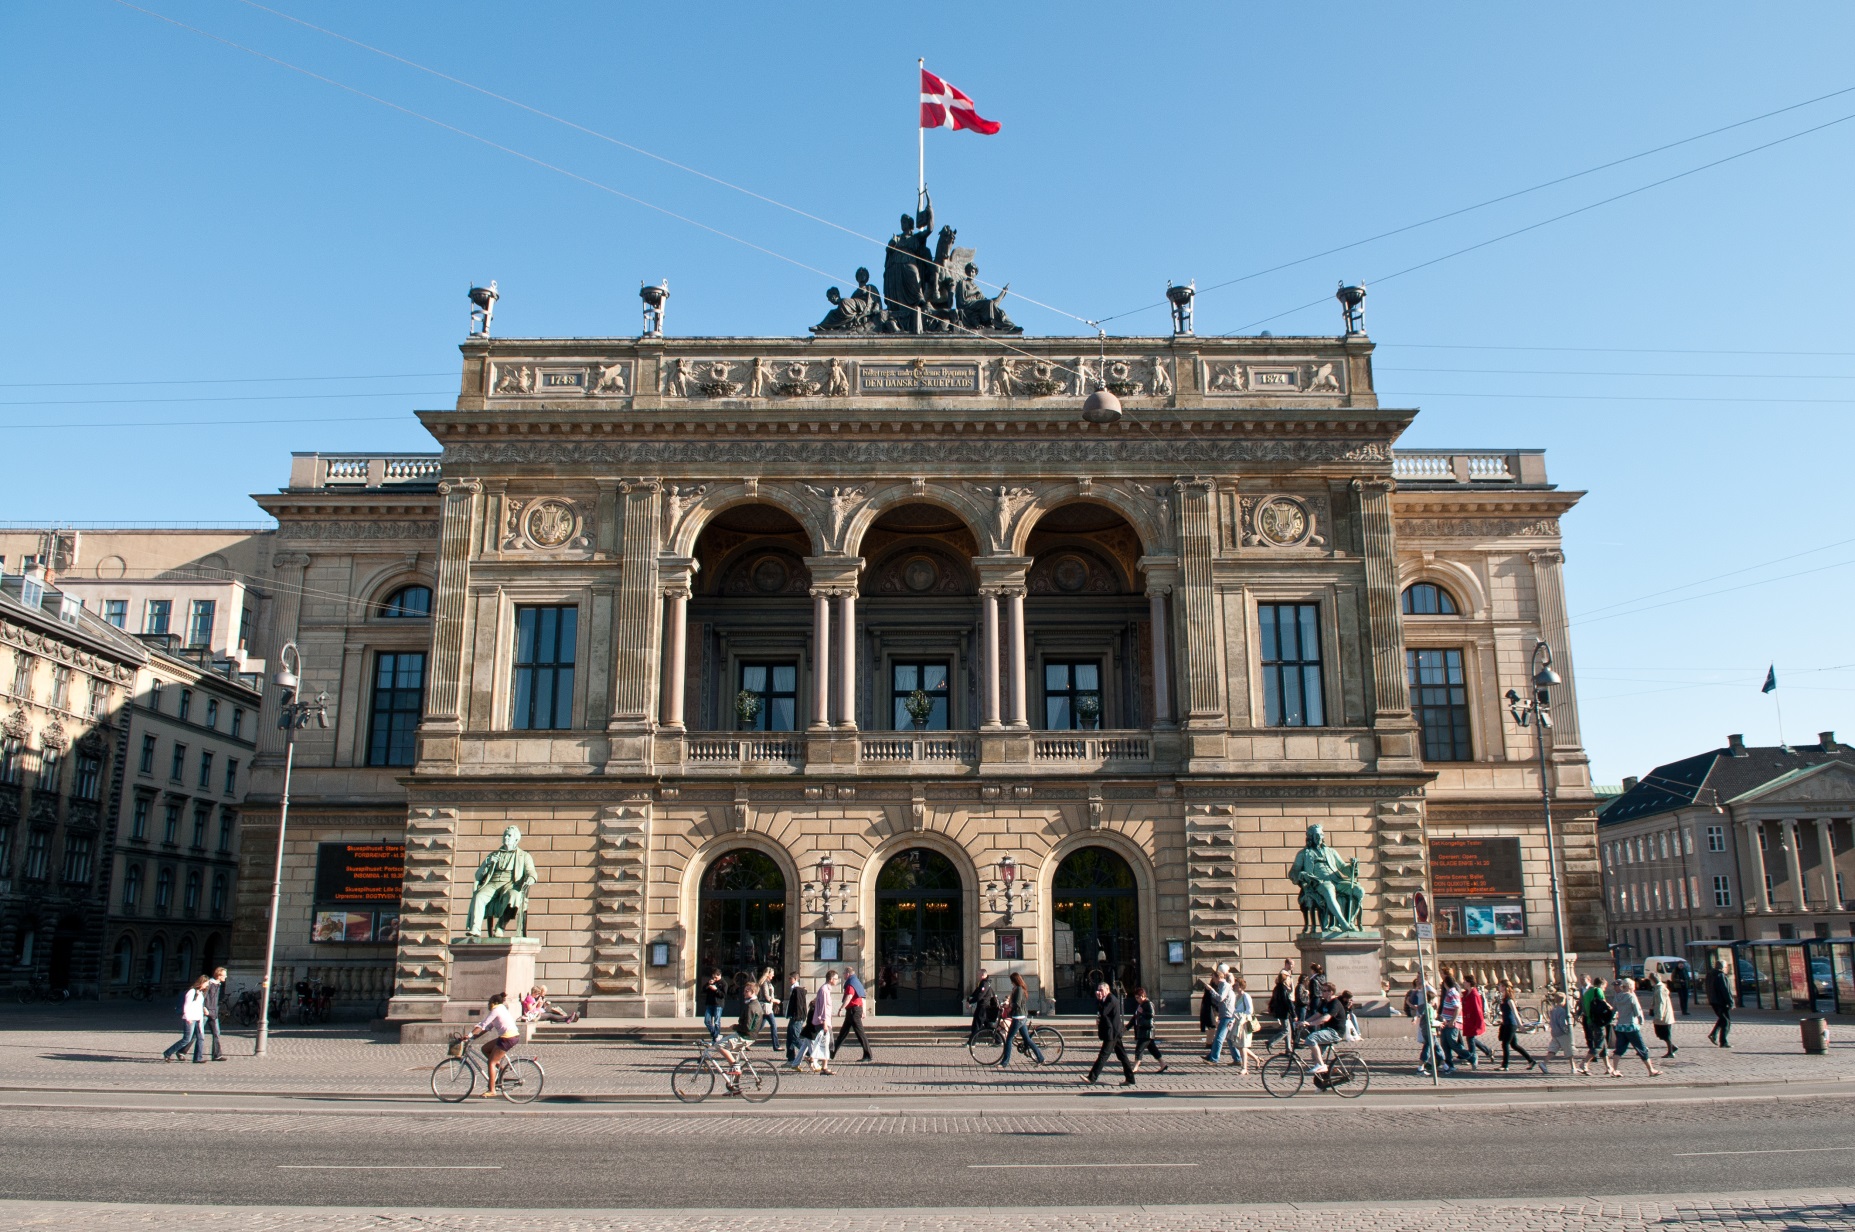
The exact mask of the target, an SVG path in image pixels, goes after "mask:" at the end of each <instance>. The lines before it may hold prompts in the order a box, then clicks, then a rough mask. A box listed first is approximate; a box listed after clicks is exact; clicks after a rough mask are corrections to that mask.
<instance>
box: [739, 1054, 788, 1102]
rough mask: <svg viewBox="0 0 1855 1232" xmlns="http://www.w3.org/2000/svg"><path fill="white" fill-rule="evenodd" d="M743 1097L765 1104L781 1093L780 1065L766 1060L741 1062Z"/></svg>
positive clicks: (748, 1100) (749, 1100)
mask: <svg viewBox="0 0 1855 1232" xmlns="http://www.w3.org/2000/svg"><path fill="white" fill-rule="evenodd" d="M740 1084H741V1098H742V1099H744V1100H746V1101H747V1102H748V1103H750V1104H764V1103H766V1101H767V1100H769V1099H772V1098H773V1097H774V1096H775V1095H778V1094H779V1067H778V1066H777V1065H768V1064H767V1063H766V1062H765V1061H743V1062H741V1077H740Z"/></svg>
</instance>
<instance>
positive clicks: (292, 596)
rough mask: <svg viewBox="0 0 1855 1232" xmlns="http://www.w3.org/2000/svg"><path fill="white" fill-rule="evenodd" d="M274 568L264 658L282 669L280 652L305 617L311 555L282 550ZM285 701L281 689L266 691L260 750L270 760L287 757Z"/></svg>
mask: <svg viewBox="0 0 1855 1232" xmlns="http://www.w3.org/2000/svg"><path fill="white" fill-rule="evenodd" d="M271 568H272V569H275V570H276V571H277V584H276V587H275V591H276V599H275V601H274V602H273V603H272V604H271V621H270V644H269V645H268V646H267V647H265V651H264V661H265V662H266V663H268V664H270V665H271V666H272V667H273V668H274V669H279V670H280V669H281V668H282V667H283V661H282V659H281V658H279V657H278V653H277V652H278V651H280V650H282V649H283V647H284V646H285V645H287V644H288V643H290V642H293V641H295V640H296V635H297V626H298V624H299V623H300V622H301V620H302V616H303V575H304V573H305V572H306V571H307V570H308V568H309V555H308V553H306V552H279V553H278V554H277V555H275V556H273V557H271ZM282 700H283V694H282V693H280V692H278V691H277V690H275V689H266V690H265V691H264V717H263V719H262V720H261V721H260V722H259V724H258V753H259V755H260V756H264V757H266V758H267V759H269V758H273V757H274V758H277V759H279V760H281V759H282V757H283V731H282V730H281V729H280V728H279V727H278V726H277V707H278V706H279V705H281V704H282Z"/></svg>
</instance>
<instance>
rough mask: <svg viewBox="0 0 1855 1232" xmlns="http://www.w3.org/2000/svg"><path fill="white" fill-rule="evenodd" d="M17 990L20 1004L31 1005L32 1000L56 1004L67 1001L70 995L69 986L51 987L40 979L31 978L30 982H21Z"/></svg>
mask: <svg viewBox="0 0 1855 1232" xmlns="http://www.w3.org/2000/svg"><path fill="white" fill-rule="evenodd" d="M17 991H18V996H19V1003H20V1004H21V1005H31V1004H32V1003H33V1002H34V1001H50V1002H52V1003H54V1004H56V1003H58V1002H62V1001H69V1000H71V997H72V993H71V990H70V989H69V988H53V987H52V986H51V985H50V984H46V983H44V982H42V981H40V980H33V981H31V982H30V983H26V984H21V985H20V986H19V988H18V990H17Z"/></svg>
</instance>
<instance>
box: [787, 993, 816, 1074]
mask: <svg viewBox="0 0 1855 1232" xmlns="http://www.w3.org/2000/svg"><path fill="white" fill-rule="evenodd" d="M811 1008H812V999H811V997H810V996H809V995H807V993H806V991H805V981H803V980H801V979H800V978H799V973H798V972H797V971H794V972H793V973H792V983H791V984H789V985H787V987H786V1064H788V1065H790V1066H792V1068H793V1069H797V1068H799V1052H800V1050H801V1049H803V1048H804V1047H805V1046H806V1044H807V1043H808V1042H809V1039H810V1037H809V1036H807V1035H806V1034H805V1019H806V1016H807V1015H808V1014H810V1013H811Z"/></svg>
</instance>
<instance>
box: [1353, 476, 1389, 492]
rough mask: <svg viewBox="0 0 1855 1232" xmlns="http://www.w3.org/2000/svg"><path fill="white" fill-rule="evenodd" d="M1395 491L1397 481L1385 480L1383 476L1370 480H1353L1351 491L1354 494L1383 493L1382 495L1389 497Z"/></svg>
mask: <svg viewBox="0 0 1855 1232" xmlns="http://www.w3.org/2000/svg"><path fill="white" fill-rule="evenodd" d="M1397 490H1398V481H1397V480H1395V479H1390V478H1386V477H1383V476H1374V477H1371V478H1361V479H1355V480H1353V491H1355V492H1360V493H1365V492H1375V493H1383V494H1384V495H1386V496H1389V495H1391V494H1392V493H1393V492H1396V491H1397Z"/></svg>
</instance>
